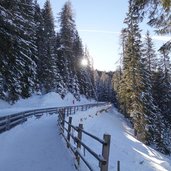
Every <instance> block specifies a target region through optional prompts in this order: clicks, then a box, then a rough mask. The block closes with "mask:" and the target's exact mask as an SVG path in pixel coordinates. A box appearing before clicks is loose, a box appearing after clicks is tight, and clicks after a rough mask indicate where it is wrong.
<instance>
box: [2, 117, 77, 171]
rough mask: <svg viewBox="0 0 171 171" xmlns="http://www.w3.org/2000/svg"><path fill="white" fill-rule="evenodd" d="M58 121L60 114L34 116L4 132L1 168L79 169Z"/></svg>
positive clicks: (37, 170)
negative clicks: (67, 146)
mask: <svg viewBox="0 0 171 171" xmlns="http://www.w3.org/2000/svg"><path fill="white" fill-rule="evenodd" d="M56 120H57V116H56V115H53V116H43V117H42V118H41V119H38V120H36V119H35V118H34V117H33V118H31V119H29V120H28V121H27V122H25V123H24V124H23V125H19V126H17V127H15V128H13V129H12V130H10V131H7V132H5V133H2V134H0V171H58V170H59V171H75V167H74V161H73V159H72V157H71V154H70V153H69V151H67V149H66V146H65V144H64V143H63V142H62V141H61V137H60V136H59V135H58V131H57V126H56V124H57V122H56Z"/></svg>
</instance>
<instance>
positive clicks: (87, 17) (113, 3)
mask: <svg viewBox="0 0 171 171" xmlns="http://www.w3.org/2000/svg"><path fill="white" fill-rule="evenodd" d="M38 2H39V4H40V6H41V7H42V6H43V4H44V2H45V0H38ZM50 2H51V5H52V9H53V13H54V18H55V19H57V16H58V13H59V12H60V11H61V8H62V7H63V5H64V3H65V2H66V0H50ZM71 3H72V6H73V11H74V15H75V22H76V26H77V29H78V31H79V35H80V37H81V38H82V41H83V43H84V45H86V46H87V47H88V49H89V52H90V55H91V56H92V57H93V60H94V68H95V69H99V70H106V71H113V70H115V69H116V66H117V64H116V62H117V61H118V60H119V48H120V45H119V33H120V31H121V29H122V28H123V27H124V24H123V20H124V18H125V16H126V12H127V10H128V0H71ZM56 26H57V27H58V24H57V23H56ZM143 27H145V29H148V28H149V27H147V26H144V25H143ZM154 39H155V40H157V42H158V43H161V40H163V39H161V37H160V36H156V37H154ZM159 39H160V40H159ZM165 39H166V40H168V37H165Z"/></svg>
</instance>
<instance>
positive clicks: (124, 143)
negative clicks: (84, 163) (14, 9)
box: [73, 108, 171, 171]
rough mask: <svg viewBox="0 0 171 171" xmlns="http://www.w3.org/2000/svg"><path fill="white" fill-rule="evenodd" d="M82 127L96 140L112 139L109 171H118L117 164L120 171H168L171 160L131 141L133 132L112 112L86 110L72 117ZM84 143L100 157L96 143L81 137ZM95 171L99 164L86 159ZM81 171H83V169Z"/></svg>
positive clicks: (99, 150) (121, 117)
mask: <svg viewBox="0 0 171 171" xmlns="http://www.w3.org/2000/svg"><path fill="white" fill-rule="evenodd" d="M78 123H83V126H84V129H85V130H86V131H88V132H90V133H92V134H93V135H96V136H98V137H99V138H102V137H103V134H104V133H108V134H110V135H111V146H110V161H109V171H114V170H116V169H117V165H116V164H117V161H118V160H119V161H120V164H121V171H136V170H138V171H170V170H171V160H170V159H169V158H168V157H167V156H164V155H163V154H161V153H159V152H157V151H155V150H154V149H152V148H150V147H148V146H146V145H144V144H143V143H141V142H140V141H138V140H137V139H135V138H134V136H133V130H132V129H131V128H130V127H129V126H128V124H127V122H126V121H125V119H124V117H123V115H121V114H120V113H119V112H117V110H116V109H115V108H112V109H111V110H109V112H107V113H106V112H103V113H97V109H96V108H93V109H89V110H88V111H85V112H82V113H80V112H78V113H76V115H73V124H74V125H78ZM83 140H84V142H85V143H86V144H87V145H89V146H90V147H91V148H92V149H94V150H95V151H96V152H97V153H98V154H101V150H102V148H101V146H100V145H99V143H97V142H96V141H93V140H92V139H91V138H88V137H87V136H86V135H85V136H83ZM85 157H87V158H88V160H89V161H91V165H92V166H93V168H94V169H95V170H98V162H97V160H95V159H94V158H93V157H90V155H89V153H88V152H86V156H85ZM82 170H83V169H82Z"/></svg>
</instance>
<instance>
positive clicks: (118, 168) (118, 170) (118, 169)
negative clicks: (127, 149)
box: [117, 161, 120, 171]
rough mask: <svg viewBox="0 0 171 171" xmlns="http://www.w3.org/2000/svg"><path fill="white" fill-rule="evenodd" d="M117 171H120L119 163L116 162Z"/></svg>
mask: <svg viewBox="0 0 171 171" xmlns="http://www.w3.org/2000/svg"><path fill="white" fill-rule="evenodd" d="M117 171H120V161H117Z"/></svg>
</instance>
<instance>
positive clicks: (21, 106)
mask: <svg viewBox="0 0 171 171" xmlns="http://www.w3.org/2000/svg"><path fill="white" fill-rule="evenodd" d="M94 102H95V101H94V100H91V99H90V100H88V99H86V98H85V97H84V96H81V98H80V101H77V100H76V99H75V97H74V96H73V95H72V94H71V93H68V94H67V95H66V96H65V98H64V99H62V98H61V97H60V95H59V94H57V93H55V92H51V93H47V94H45V95H36V94H33V95H32V96H31V97H29V98H27V99H20V100H18V101H17V102H16V103H15V104H13V105H10V104H8V103H7V102H5V101H3V100H0V109H1V110H0V116H4V115H9V114H13V113H17V112H21V111H27V110H32V109H41V108H48V107H61V106H72V105H82V104H88V103H94Z"/></svg>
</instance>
